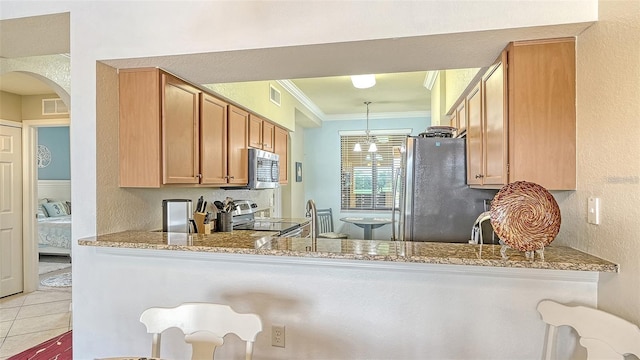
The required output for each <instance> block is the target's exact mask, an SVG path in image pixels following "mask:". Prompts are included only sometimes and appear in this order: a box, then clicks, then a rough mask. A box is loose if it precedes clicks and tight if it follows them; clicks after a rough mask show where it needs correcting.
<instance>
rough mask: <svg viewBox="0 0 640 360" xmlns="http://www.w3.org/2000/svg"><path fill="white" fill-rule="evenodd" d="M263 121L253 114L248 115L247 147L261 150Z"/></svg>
mask: <svg viewBox="0 0 640 360" xmlns="http://www.w3.org/2000/svg"><path fill="white" fill-rule="evenodd" d="M262 123H263V120H262V119H261V118H259V117H257V116H255V115H253V114H250V115H249V146H251V147H253V148H256V149H262Z"/></svg>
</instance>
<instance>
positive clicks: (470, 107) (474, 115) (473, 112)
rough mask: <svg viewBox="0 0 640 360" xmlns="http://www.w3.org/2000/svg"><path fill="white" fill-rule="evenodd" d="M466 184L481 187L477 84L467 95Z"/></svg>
mask: <svg viewBox="0 0 640 360" xmlns="http://www.w3.org/2000/svg"><path fill="white" fill-rule="evenodd" d="M466 108H467V137H466V139H467V184H469V185H482V176H483V175H482V169H483V167H482V161H483V158H482V150H483V147H482V139H483V135H482V132H483V124H482V93H481V88H480V84H477V85H476V86H475V87H474V88H473V90H471V92H470V93H469V95H467V99H466Z"/></svg>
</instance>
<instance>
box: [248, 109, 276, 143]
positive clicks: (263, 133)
mask: <svg viewBox="0 0 640 360" xmlns="http://www.w3.org/2000/svg"><path fill="white" fill-rule="evenodd" d="M274 130H275V125H273V124H271V123H270V122H268V121H265V120H264V119H262V118H260V117H258V116H256V115H254V114H250V115H249V146H251V147H253V148H256V149H262V150H266V151H270V152H273V142H274V136H275V133H274Z"/></svg>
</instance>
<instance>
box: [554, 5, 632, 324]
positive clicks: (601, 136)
mask: <svg viewBox="0 0 640 360" xmlns="http://www.w3.org/2000/svg"><path fill="white" fill-rule="evenodd" d="M599 5H600V8H599V17H600V21H599V22H598V23H596V24H595V25H593V26H591V27H590V28H589V29H587V30H586V31H585V32H584V33H583V34H581V35H580V36H579V37H578V41H577V45H576V46H577V55H576V56H577V99H576V101H577V132H578V134H577V139H578V141H577V154H578V164H577V170H578V174H577V177H578V184H577V191H575V192H565V193H563V194H559V195H560V196H561V197H562V198H563V199H562V200H561V201H560V208H561V211H562V228H561V233H560V234H559V235H558V240H557V241H558V243H560V244H564V245H569V246H571V247H574V248H576V249H579V250H582V251H585V252H588V253H590V254H594V255H596V256H600V257H602V258H604V259H607V260H610V261H613V262H616V263H619V264H620V269H621V270H620V274H617V275H615V276H612V277H610V278H609V279H608V280H607V281H601V284H600V287H599V289H598V291H599V296H598V306H600V307H601V308H603V309H605V310H607V311H611V312H613V313H615V314H618V315H620V316H623V317H625V318H626V319H629V320H630V321H633V322H635V323H636V324H640V300H639V299H640V261H639V256H640V240H639V239H640V156H638V154H640V140H639V139H640V122H639V121H638V114H640V101H639V100H638V99H640V40H639V38H638V36H639V34H640V2H638V1H600V3H599ZM590 196H594V197H599V198H600V201H601V207H602V210H601V216H602V218H601V219H602V220H601V224H600V225H591V224H588V223H587V199H588V197H590Z"/></svg>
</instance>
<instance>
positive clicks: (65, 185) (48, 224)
mask: <svg viewBox="0 0 640 360" xmlns="http://www.w3.org/2000/svg"><path fill="white" fill-rule="evenodd" d="M70 197H71V186H70V181H69V180H39V181H38V198H39V200H38V202H39V204H38V214H37V218H38V223H37V227H38V231H37V232H38V252H39V253H40V254H43V255H63V256H71V202H70V201H69V198H70Z"/></svg>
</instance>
